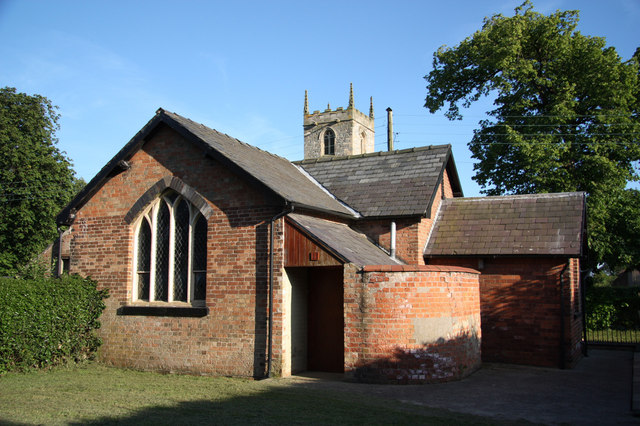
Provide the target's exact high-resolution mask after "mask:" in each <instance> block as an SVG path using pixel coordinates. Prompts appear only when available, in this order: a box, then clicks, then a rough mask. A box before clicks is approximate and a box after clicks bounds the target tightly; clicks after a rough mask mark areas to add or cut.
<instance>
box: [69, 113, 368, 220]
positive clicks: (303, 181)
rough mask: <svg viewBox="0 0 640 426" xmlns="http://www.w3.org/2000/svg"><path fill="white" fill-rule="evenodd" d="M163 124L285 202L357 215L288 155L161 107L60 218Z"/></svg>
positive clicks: (308, 207)
mask: <svg viewBox="0 0 640 426" xmlns="http://www.w3.org/2000/svg"><path fill="white" fill-rule="evenodd" d="M162 124H165V125H168V126H169V127H171V128H172V129H174V130H175V131H177V132H178V133H180V134H181V135H182V136H183V137H184V138H185V139H187V140H189V141H191V142H193V143H195V144H197V145H199V146H201V147H202V148H203V149H204V151H205V153H206V154H207V155H209V156H211V157H212V158H214V159H215V160H217V161H219V162H221V163H222V164H224V165H225V166H227V167H229V168H230V169H231V170H232V171H234V172H236V173H238V174H240V175H241V176H243V177H244V178H246V179H247V180H248V181H249V182H250V183H253V184H255V185H258V186H263V187H266V189H268V190H269V191H270V192H271V193H272V195H275V196H276V198H279V199H281V201H282V202H283V203H287V204H292V205H295V206H297V207H301V208H307V209H311V210H315V211H319V212H325V213H330V214H334V215H338V216H346V217H355V216H356V214H355V213H354V212H353V211H352V210H351V209H349V208H348V207H346V206H344V205H343V204H342V203H340V202H339V201H338V200H336V199H335V197H333V196H332V195H331V194H329V193H328V192H327V191H325V190H324V189H323V188H322V187H321V186H320V185H318V184H317V182H314V181H313V180H312V179H310V178H309V176H308V175H307V174H306V173H303V172H302V171H301V170H300V169H299V168H298V167H296V166H295V165H293V164H292V163H291V162H289V161H288V160H286V159H285V158H282V157H278V156H277V155H273V154H270V153H268V152H266V151H263V150H261V149H259V148H256V147H254V146H252V145H248V144H246V143H243V142H240V141H239V140H237V139H235V138H232V137H230V136H228V135H226V134H224V133H220V132H218V131H216V130H213V129H210V128H208V127H206V126H204V125H202V124H199V123H196V122H194V121H191V120H189V119H187V118H184V117H182V116H180V115H178V114H175V113H171V112H167V111H165V110H163V109H159V110H158V111H157V112H156V115H155V117H153V118H152V119H151V120H150V121H149V122H148V123H147V124H146V125H145V126H144V127H143V128H142V129H141V130H140V131H139V132H138V134H136V135H135V136H134V137H133V139H131V140H130V141H129V142H128V143H127V144H126V145H125V146H124V147H123V148H122V149H121V150H120V152H118V153H117V154H116V155H115V157H113V158H112V159H111V160H110V161H109V162H108V163H107V164H106V165H105V166H104V167H103V168H102V170H100V172H99V173H98V174H97V175H96V176H95V177H94V178H93V179H92V180H91V181H90V182H89V183H88V184H87V186H86V187H85V188H84V189H83V190H82V191H81V192H80V193H79V194H78V195H77V196H76V197H75V198H74V199H73V200H72V201H71V202H70V203H69V205H68V206H67V207H65V209H64V210H62V212H60V214H59V215H58V217H57V221H58V223H59V224H66V223H69V221H70V214H71V213H72V210H73V209H78V208H80V207H82V205H84V203H86V202H87V201H88V200H89V199H90V198H91V196H93V195H94V194H95V193H96V192H97V191H98V189H99V188H100V187H101V186H102V185H103V184H104V183H105V182H106V181H107V180H108V179H109V177H110V176H112V175H113V174H114V173H117V172H118V171H121V170H122V169H121V167H122V165H123V161H126V160H129V159H130V158H131V157H132V156H133V154H135V152H137V151H138V150H139V149H140V148H141V147H142V145H143V144H144V143H145V141H146V138H147V137H148V136H149V135H150V134H151V133H152V132H153V131H154V129H156V128H157V127H158V126H160V125H162ZM124 167H126V165H124Z"/></svg>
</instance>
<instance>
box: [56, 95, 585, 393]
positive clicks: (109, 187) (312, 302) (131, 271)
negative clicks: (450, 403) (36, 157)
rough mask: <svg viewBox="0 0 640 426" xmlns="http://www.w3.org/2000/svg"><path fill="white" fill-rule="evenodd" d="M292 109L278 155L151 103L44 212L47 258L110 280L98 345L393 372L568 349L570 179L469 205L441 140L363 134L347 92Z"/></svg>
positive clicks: (200, 358)
mask: <svg viewBox="0 0 640 426" xmlns="http://www.w3.org/2000/svg"><path fill="white" fill-rule="evenodd" d="M304 128H305V146H306V147H305V155H306V157H307V158H305V160H303V161H300V162H297V163H292V162H290V161H288V160H286V159H284V158H281V157H278V156H275V155H272V154H269V153H267V152H265V151H262V150H260V149H258V148H255V147H253V146H250V145H247V144H245V143H242V142H240V141H238V140H236V139H234V138H232V137H230V136H227V135H225V134H222V133H219V132H217V131H215V130H212V129H210V128H207V127H206V126H203V125H201V124H198V123H195V122H193V121H191V120H189V119H187V118H184V117H181V116H180V115H177V114H174V113H170V112H167V111H164V110H162V109H160V110H158V111H157V113H156V115H155V116H154V117H153V118H152V119H151V120H150V121H149V123H147V125H145V126H144V127H143V128H142V129H141V130H140V132H138V134H136V135H135V136H134V137H133V139H131V141H129V142H128V143H127V144H126V145H125V146H124V147H123V148H122V150H121V151H120V152H119V153H118V154H116V156H115V157H114V158H113V159H112V160H111V161H110V162H109V163H107V165H105V167H104V168H103V169H102V170H101V171H100V172H99V173H98V174H97V175H96V177H94V178H93V179H92V180H91V181H90V182H89V184H88V185H87V186H86V188H85V189H84V190H83V191H82V192H81V193H80V194H78V195H77V196H76V198H75V199H74V200H73V201H72V202H71V203H70V204H69V205H68V206H67V207H66V208H65V209H64V210H63V211H62V212H61V213H60V215H59V216H58V223H59V224H60V225H65V226H69V231H67V232H66V233H65V234H64V236H63V238H62V240H63V241H62V242H61V243H60V249H59V250H58V252H59V253H60V259H61V260H62V262H60V266H59V267H60V268H61V267H62V265H63V264H64V265H65V268H67V269H68V270H69V271H70V272H71V273H79V274H82V275H89V276H91V277H93V278H94V279H96V280H97V281H98V283H99V285H100V286H101V287H105V288H109V291H110V295H111V297H110V298H109V299H108V300H107V308H106V309H105V312H104V313H103V315H102V318H101V321H102V328H101V330H100V334H101V337H102V338H103V341H104V344H103V346H102V348H101V350H100V354H99V356H100V358H101V359H102V360H103V361H104V362H107V363H110V364H113V365H118V366H126V367H133V368H140V369H149V370H160V371H182V372H192V373H203V374H220V375H236V376H252V377H264V376H266V375H285V376H286V375H290V374H295V373H297V372H301V371H307V370H312V371H330V372H340V373H344V374H345V376H346V377H349V378H352V379H356V380H362V381H376V382H393V383H423V382H433V381H444V380H451V379H456V378H461V377H464V376H465V375H468V374H470V373H471V372H473V371H475V370H476V369H477V368H478V367H479V366H480V364H481V359H482V358H484V359H488V360H497V361H507V362H516V363H530V364H537V365H553V366H569V365H572V364H573V363H574V362H575V360H576V359H577V357H578V356H579V352H578V351H577V348H578V344H579V342H580V335H579V330H580V318H581V317H580V316H579V315H577V313H578V312H579V310H580V309H581V307H580V304H579V297H578V294H579V286H580V282H579V258H580V255H581V248H582V243H583V222H584V218H583V211H584V198H583V196H582V195H581V194H554V195H546V196H521V197H504V198H495V199H491V200H489V199H486V200H489V201H487V203H488V204H490V205H491V206H492V207H491V208H489V209H485V208H484V207H482V208H480V207H477V208H476V207H475V206H476V205H477V206H484V205H485V204H486V203H483V202H480V201H478V202H476V201H472V200H476V199H465V198H460V197H462V189H461V185H460V182H459V180H458V175H457V172H456V167H455V163H454V160H453V157H452V154H451V147H450V146H448V145H443V146H430V147H424V148H413V149H409V150H400V151H392V152H372V151H373V107H371V108H370V113H369V115H368V116H366V115H364V114H362V113H360V112H359V111H357V110H355V108H354V106H353V97H352V94H351V96H350V101H349V106H348V107H347V108H346V109H342V108H338V109H337V110H335V111H331V110H330V109H328V110H327V111H324V112H323V113H319V112H314V113H312V114H310V113H309V112H308V101H307V99H306V96H305V108H304ZM307 153H309V154H308V155H307ZM337 153H338V154H345V155H336V154H337ZM318 154H319V155H318ZM346 154H349V155H346ZM480 200H483V199H480ZM493 200H497V201H493ZM500 200H504V203H507V204H510V207H509V212H510V214H511V216H509V217H506V216H505V217H502V216H500V217H499V219H497V221H492V217H493V216H492V215H493V213H491V212H492V211H493V210H492V209H494V207H493V206H495V208H497V209H499V210H500V212H501V213H502V212H506V211H507V209H506V208H504V205H503V204H502V201H500ZM540 200H544V201H540ZM459 201H462V203H461V202H459ZM465 203H467V204H465ZM531 205H535V206H536V208H531ZM467 206H471V207H472V208H471V209H470V212H466V213H465V212H463V213H462V214H461V213H460V211H461V210H465V209H464V208H463V207H467ZM551 212H553V214H551ZM474 215H475V216H474ZM496 217H498V216H496ZM515 217H517V218H518V220H517V221H516V222H513V223H511V222H509V220H510V218H515ZM555 218H558V219H555ZM476 226H481V227H482V226H488V227H490V229H489V228H486V229H485V228H478V229H476ZM466 227H469V232H467V231H461V230H464V229H467V228H466ZM491 227H493V228H491ZM501 227H502V228H501ZM512 228H514V229H515V230H516V231H520V232H511V233H507V232H506V230H510V229H512ZM456 230H460V231H461V232H459V233H458V234H456V233H455V231H456ZM536 236H539V239H535V238H536ZM529 237H532V238H534V239H530V238H529ZM507 239H508V241H509V243H508V244H503V243H505V241H507ZM539 241H543V242H544V243H545V244H538V242H539ZM469 247H470V248H474V249H475V248H478V250H474V251H469V252H466V251H465V252H461V251H460V250H466V248H469ZM480 247H482V248H485V247H486V250H484V249H483V250H480ZM529 247H532V248H534V249H535V250H534V251H531V250H529V249H528V248H529ZM538 305H539V306H540V309H537V310H533V309H531V307H532V306H538ZM481 317H482V322H481Z"/></svg>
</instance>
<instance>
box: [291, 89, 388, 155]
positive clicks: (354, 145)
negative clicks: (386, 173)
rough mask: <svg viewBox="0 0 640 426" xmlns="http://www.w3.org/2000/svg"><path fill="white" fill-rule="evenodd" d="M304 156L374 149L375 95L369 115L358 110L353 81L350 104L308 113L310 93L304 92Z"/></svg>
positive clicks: (340, 153) (350, 153) (361, 151)
mask: <svg viewBox="0 0 640 426" xmlns="http://www.w3.org/2000/svg"><path fill="white" fill-rule="evenodd" d="M303 116H304V118H303V128H304V159H305V160H307V159H313V158H320V157H326V156H344V155H358V154H367V153H371V152H374V151H375V148H374V147H375V130H374V128H375V126H374V118H373V99H372V98H371V99H370V102H369V115H367V114H364V113H362V112H360V111H358V110H357V109H356V108H355V106H354V102H353V84H351V85H350V88H349V104H348V106H347V108H346V109H345V108H342V107H338V108H336V109H335V110H332V109H331V107H330V106H329V105H327V109H326V110H324V111H313V112H312V113H309V94H308V92H307V91H306V90H305V92H304V111H303Z"/></svg>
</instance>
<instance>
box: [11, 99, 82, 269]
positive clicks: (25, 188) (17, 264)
mask: <svg viewBox="0 0 640 426" xmlns="http://www.w3.org/2000/svg"><path fill="white" fill-rule="evenodd" d="M58 119H59V115H58V114H57V113H56V107H54V106H53V105H52V104H51V102H50V101H49V100H48V99H47V98H45V97H43V96H40V95H32V96H31V95H27V94H24V93H17V92H16V89H14V88H10V87H5V88H2V89H0V211H1V212H2V213H1V214H0V276H7V275H13V274H15V273H16V272H18V271H19V270H20V269H21V268H22V267H23V266H24V265H26V264H27V263H28V262H29V261H30V260H31V259H32V258H33V257H34V256H35V255H37V254H38V253H39V252H40V251H41V250H42V249H43V248H44V247H46V245H47V244H48V243H50V242H52V241H53V240H54V239H55V238H56V236H57V230H56V223H55V217H56V215H57V213H58V212H59V211H60V210H61V209H62V207H63V206H65V205H66V204H67V203H68V202H69V201H70V199H71V197H72V196H73V195H74V193H75V191H76V190H77V187H78V185H79V182H81V181H79V180H77V179H75V177H74V172H73V169H72V167H71V162H70V161H69V159H68V158H67V157H66V156H65V155H64V153H63V152H61V151H60V150H59V149H58V148H57V146H56V144H57V142H58V140H57V138H56V131H57V130H58V129H59V126H58Z"/></svg>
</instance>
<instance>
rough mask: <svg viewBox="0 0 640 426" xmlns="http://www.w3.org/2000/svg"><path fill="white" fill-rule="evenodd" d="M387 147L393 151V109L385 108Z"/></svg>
mask: <svg viewBox="0 0 640 426" xmlns="http://www.w3.org/2000/svg"><path fill="white" fill-rule="evenodd" d="M387 149H388V151H393V110H392V109H391V107H389V108H387Z"/></svg>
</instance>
